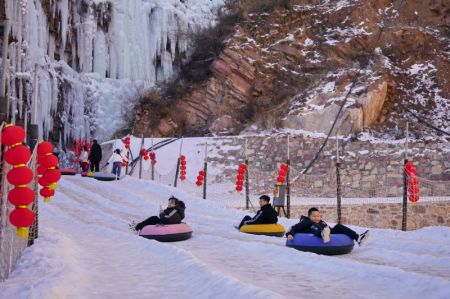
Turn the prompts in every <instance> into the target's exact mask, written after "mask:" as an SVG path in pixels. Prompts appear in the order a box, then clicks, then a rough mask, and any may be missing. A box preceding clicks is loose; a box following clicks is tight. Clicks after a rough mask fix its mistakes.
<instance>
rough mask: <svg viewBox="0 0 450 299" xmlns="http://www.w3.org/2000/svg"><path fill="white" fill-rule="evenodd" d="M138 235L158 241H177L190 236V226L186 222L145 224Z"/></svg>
mask: <svg viewBox="0 0 450 299" xmlns="http://www.w3.org/2000/svg"><path fill="white" fill-rule="evenodd" d="M139 236H141V237H144V238H147V239H152V240H156V241H160V242H177V241H183V240H187V239H189V238H190V237H191V236H192V228H190V226H189V225H187V224H186V223H180V224H156V225H147V226H144V228H142V229H141V231H140V232H139Z"/></svg>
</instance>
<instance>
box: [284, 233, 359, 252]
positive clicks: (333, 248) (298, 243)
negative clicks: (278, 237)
mask: <svg viewBox="0 0 450 299" xmlns="http://www.w3.org/2000/svg"><path fill="white" fill-rule="evenodd" d="M354 245H355V243H354V242H353V240H352V239H351V238H350V237H348V236H347V235H344V234H331V235H330V242H328V243H324V242H323V241H322V238H319V237H316V236H314V235H313V234H304V233H298V234H295V235H294V239H293V240H292V241H289V240H286V246H287V247H292V248H295V249H297V250H300V251H306V252H313V253H317V254H324V255H338V254H346V253H350V252H351V251H352V250H353V246H354Z"/></svg>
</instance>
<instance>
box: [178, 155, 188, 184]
mask: <svg viewBox="0 0 450 299" xmlns="http://www.w3.org/2000/svg"><path fill="white" fill-rule="evenodd" d="M186 164H187V163H186V157H185V156H184V155H181V156H180V180H181V181H184V180H185V179H186Z"/></svg>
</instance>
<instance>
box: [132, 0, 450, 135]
mask: <svg viewBox="0 0 450 299" xmlns="http://www.w3.org/2000/svg"><path fill="white" fill-rule="evenodd" d="M290 2H291V5H290V8H289V9H286V8H276V7H275V8H274V9H273V10H271V11H268V12H258V13H250V14H248V16H247V17H246V18H245V20H244V21H243V22H240V23H239V24H236V26H235V32H234V34H233V36H231V37H229V39H228V40H227V46H226V48H225V50H224V51H223V53H222V54H221V55H220V56H219V57H218V58H217V59H216V60H215V61H214V62H213V63H212V64H211V66H210V69H211V71H212V75H211V76H210V78H209V79H207V80H206V81H205V82H203V83H201V84H198V85H196V86H194V87H192V88H191V91H190V92H189V93H187V94H185V95H183V96H181V97H179V98H177V99H176V100H175V101H173V102H171V103H170V104H167V105H168V106H169V107H170V108H169V109H168V111H169V112H168V113H167V114H166V115H164V117H161V118H160V119H159V121H158V122H156V123H153V124H152V125H150V121H149V118H154V117H155V114H157V113H158V111H148V110H145V109H138V111H137V121H136V122H135V127H134V131H135V132H144V133H146V134H151V135H154V136H169V135H175V134H204V133H212V134H236V133H239V132H242V131H244V132H253V131H261V130H266V129H270V130H272V129H275V130H276V129H280V128H290V129H302V130H306V131H315V132H323V133H328V131H329V129H330V127H331V124H332V122H333V121H334V119H335V117H336V115H337V113H338V110H339V108H340V107H341V105H342V103H343V101H344V99H345V98H346V95H347V94H348V99H347V100H346V103H345V106H344V109H343V111H342V113H341V114H340V117H339V119H338V121H337V124H336V127H337V128H338V129H339V131H340V132H341V133H344V134H350V133H358V132H361V131H363V130H366V129H370V130H371V131H372V132H376V133H379V134H380V135H382V134H386V133H387V134H390V136H400V135H401V134H403V133H402V130H401V128H402V126H403V123H404V122H403V121H402V120H403V119H404V118H405V117H408V118H409V119H411V120H412V119H413V117H412V113H414V114H418V115H420V116H421V117H422V118H424V119H426V120H427V121H429V122H430V123H431V124H433V125H435V126H437V127H440V128H442V129H444V130H448V129H449V128H450V114H449V113H448V111H449V108H450V107H449V102H450V101H449V98H448V97H449V92H450V83H449V81H448V80H449V79H448V78H449V69H450V68H449V67H450V61H449V58H448V57H449V56H448V53H449V52H448V51H449V41H450V40H449V38H448V36H449V21H450V18H449V10H450V6H449V4H448V3H447V2H446V1H443V0H428V1H408V2H405V3H403V2H404V1H391V0H368V1H350V0H348V1H346V0H341V1H290ZM294 2H295V3H294ZM400 4H402V5H400ZM411 130H412V131H413V132H416V133H417V134H418V135H420V136H422V135H424V134H428V133H430V132H428V131H427V130H426V129H424V127H423V126H420V127H419V126H415V125H412V126H411Z"/></svg>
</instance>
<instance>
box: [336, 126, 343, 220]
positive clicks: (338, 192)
mask: <svg viewBox="0 0 450 299" xmlns="http://www.w3.org/2000/svg"><path fill="white" fill-rule="evenodd" d="M340 167H341V163H340V162H339V139H338V132H336V199H337V217H338V223H339V224H341V223H342V207H341V172H340Z"/></svg>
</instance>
